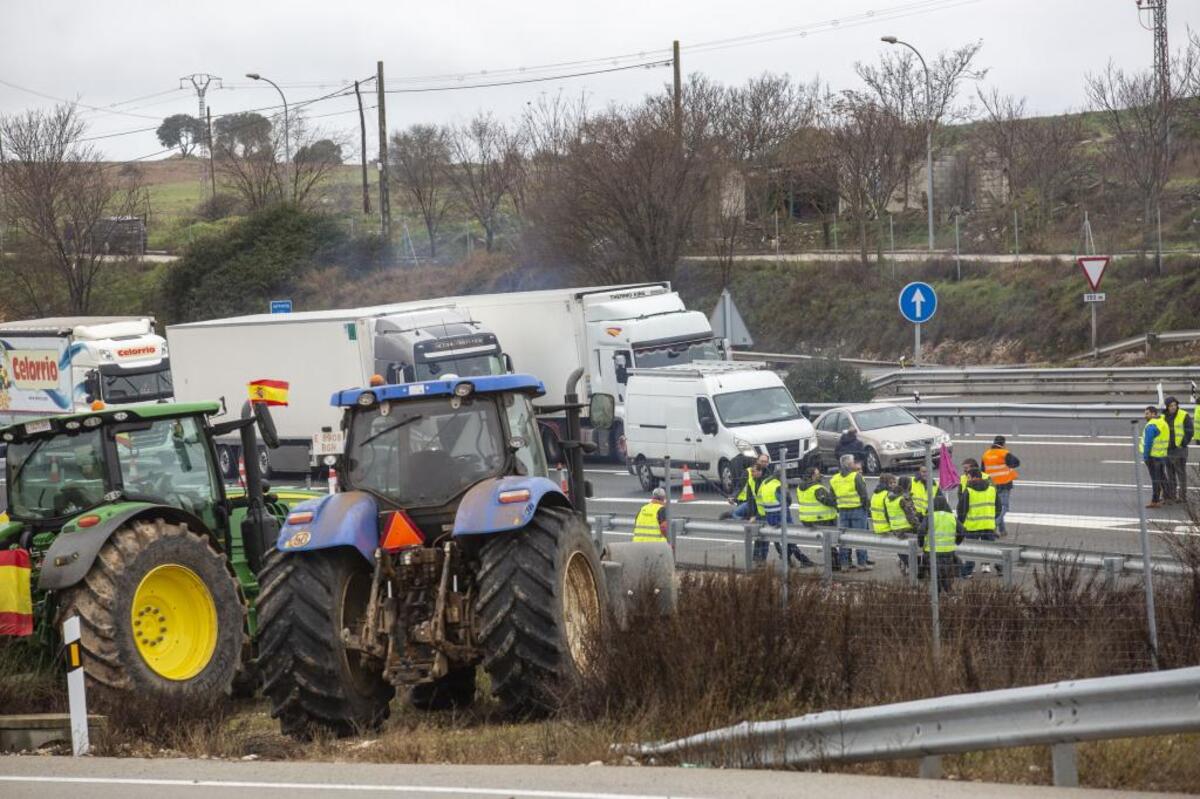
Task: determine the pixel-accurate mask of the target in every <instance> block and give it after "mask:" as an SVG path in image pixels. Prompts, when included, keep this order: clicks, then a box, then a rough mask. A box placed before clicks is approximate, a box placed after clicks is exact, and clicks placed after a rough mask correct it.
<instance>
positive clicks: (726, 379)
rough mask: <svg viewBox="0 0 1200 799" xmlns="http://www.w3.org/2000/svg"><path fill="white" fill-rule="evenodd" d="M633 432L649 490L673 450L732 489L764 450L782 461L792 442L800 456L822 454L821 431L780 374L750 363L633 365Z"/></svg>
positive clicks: (629, 413)
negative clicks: (802, 410) (819, 451)
mask: <svg viewBox="0 0 1200 799" xmlns="http://www.w3.org/2000/svg"><path fill="white" fill-rule="evenodd" d="M625 438H626V451H627V453H628V457H629V469H630V471H631V472H633V474H635V475H637V478H638V480H639V481H640V482H641V484H642V488H644V489H645V490H647V491H650V490H652V489H653V488H654V487H655V486H656V485H658V483H659V482H660V481H661V480H662V478H663V462H664V459H665V458H666V457H667V456H668V455H670V457H671V464H672V466H673V467H674V468H682V467H683V465H684V464H687V466H688V469H689V470H690V471H691V473H692V479H693V481H700V480H701V478H706V479H707V480H710V481H712V482H714V483H716V484H717V485H718V486H719V487H720V489H721V490H722V491H723V492H725V493H727V494H728V493H732V491H733V490H734V488H735V487H736V486H737V485H739V484H740V483H741V479H742V478H741V475H740V474H739V473H738V470H739V469H743V470H744V469H745V468H746V465H747V464H746V460H747V459H753V458H755V457H757V456H758V455H759V454H761V453H763V452H766V453H768V454H769V455H770V456H771V461H772V462H774V463H778V461H779V452H780V449H781V448H785V447H786V451H787V457H788V460H789V461H792V462H795V461H796V460H797V456H800V457H801V459H802V463H803V464H804V465H808V464H809V463H810V462H812V461H814V460H815V459H816V457H817V438H816V433H815V432H814V431H813V427H812V425H811V424H810V423H809V421H808V420H807V419H805V418H804V417H803V416H801V415H800V411H799V410H798V409H797V407H796V403H795V401H794V400H793V399H792V395H791V392H789V391H788V390H787V388H786V387H785V386H784V385H783V381H782V380H781V379H780V378H779V375H777V374H775V372H772V371H771V370H769V369H766V368H765V364H756V363H748V362H741V363H734V362H731V361H697V362H695V363H690V364H680V365H678V366H667V367H662V368H659V369H630V370H629V383H628V385H627V386H626V388H625ZM739 456H741V457H739ZM795 473H796V467H795V466H793V467H792V469H791V470H790V471H789V474H795Z"/></svg>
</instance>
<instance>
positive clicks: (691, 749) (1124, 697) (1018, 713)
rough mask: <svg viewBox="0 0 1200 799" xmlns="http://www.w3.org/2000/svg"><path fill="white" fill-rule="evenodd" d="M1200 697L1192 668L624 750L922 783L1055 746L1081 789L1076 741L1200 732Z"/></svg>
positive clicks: (773, 724) (1199, 679)
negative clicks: (944, 771)
mask: <svg viewBox="0 0 1200 799" xmlns="http://www.w3.org/2000/svg"><path fill="white" fill-rule="evenodd" d="M1198 696H1200V667H1193V668H1185V669H1173V670H1171V671H1161V672H1149V673H1145V674H1127V675H1121V676H1118V677H1100V678H1095V679H1088V680H1071V681H1066V682H1057V683H1050V684H1046V685H1035V686H1030V687H1026V688H1006V689H1003V690H998V691H985V692H981V693H974V694H957V695H954V696H939V697H933V698H930V699H921V700H918V701H915V702H902V703H898V704H891V705H880V706H878V707H868V708H860V709H856V710H827V711H824V712H821V713H810V714H809V715H807V716H799V717H796V718H790V719H783V720H779V721H764V722H743V723H741V724H738V725H735V726H733V727H725V728H723V729H719V730H712V731H710V732H705V733H701V734H699V735H692V736H689V737H687V738H680V739H678V740H674V741H666V742H662V743H650V744H635V745H632V746H621V747H617V748H618V750H619V751H621V752H625V753H629V754H634V755H641V756H660V757H661V756H664V755H672V756H679V757H683V758H686V759H687V760H688V762H704V763H709V764H718V763H720V764H727V765H739V766H785V765H786V766H795V765H808V764H819V763H830V762H851V761H862V760H893V759H900V758H916V757H920V758H923V760H922V764H921V776H923V777H937V776H940V772H941V763H940V757H941V755H947V754H955V753H960V752H976V751H986V750H991V749H1005V748H1010V747H1015V746H1044V745H1048V746H1050V747H1052V749H1051V753H1052V757H1051V760H1052V763H1053V766H1054V784H1055V785H1058V786H1064V787H1066V786H1076V785H1078V784H1079V772H1078V769H1077V766H1076V762H1075V744H1076V743H1077V742H1079V741H1099V740H1108V739H1112V738H1130V737H1137V736H1147V735H1166V734H1170V733H1180V732H1191V731H1194V730H1200V702H1198V701H1197V697H1198Z"/></svg>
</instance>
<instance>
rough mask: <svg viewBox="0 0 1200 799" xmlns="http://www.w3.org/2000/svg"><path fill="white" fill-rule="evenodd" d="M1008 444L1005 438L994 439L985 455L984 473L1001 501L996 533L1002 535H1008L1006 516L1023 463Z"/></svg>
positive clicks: (997, 437)
mask: <svg viewBox="0 0 1200 799" xmlns="http://www.w3.org/2000/svg"><path fill="white" fill-rule="evenodd" d="M1006 443H1007V441H1006V440H1005V438H1004V436H996V437H995V438H994V439H992V447H991V449H989V450H988V451H987V452H985V453H983V459H982V460H983V472H984V474H986V475H987V476H988V479H990V480H991V481H992V485H994V486H996V499H997V500H998V501H999V506H1000V507H999V510H1000V512H999V513H998V514H997V516H996V531H997V532H998V533H1000V535H1002V536H1004V535H1008V529H1007V528H1006V527H1005V526H1004V516H1005V514H1007V513H1008V503H1009V498H1010V496H1011V495H1012V489H1013V482H1014V481H1015V480H1016V479H1017V467H1018V466H1020V465H1021V461H1020V460H1018V459H1017V456H1016V455H1013V454H1012V453H1011V452H1009V451H1008V449H1007V448H1006V447H1005V446H1004V445H1005V444H1006Z"/></svg>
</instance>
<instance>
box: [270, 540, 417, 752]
mask: <svg viewBox="0 0 1200 799" xmlns="http://www.w3.org/2000/svg"><path fill="white" fill-rule="evenodd" d="M259 582H260V585H261V586H262V593H261V594H259V598H258V666H259V670H260V671H261V673H262V677H263V693H264V694H265V695H266V696H267V698H268V699H270V702H271V715H272V716H274V717H275V718H277V719H279V725H280V728H281V729H282V731H283V733H284V734H285V735H290V736H292V737H294V738H299V739H301V740H307V739H310V738H311V737H312V736H313V735H314V733H318V732H322V731H324V732H330V733H333V734H334V735H338V736H347V735H356V734H359V733H361V732H363V731H365V730H372V729H375V728H377V727H379V725H381V724H382V723H383V721H384V719H386V718H387V716H388V703H389V702H390V701H391V699H392V696H393V695H394V694H395V689H394V688H393V687H392V686H391V685H389V684H388V683H387V682H386V681H385V680H384V679H383V667H382V665H381V664H378V663H376V662H374V661H373V660H370V659H367V658H364V657H363V656H362V655H361V654H360V653H358V652H356V651H354V650H349V649H347V648H346V646H345V645H344V644H343V642H342V631H343V630H347V629H349V630H354V631H357V627H358V626H359V624H360V623H361V621H362V615H363V613H365V612H366V607H367V602H368V599H369V597H370V590H371V569H370V568H369V567H368V565H367V563H366V561H365V560H363V557H362V556H361V555H360V554H358V552H356V551H353V550H346V549H331V550H318V551H315V552H298V553H292V554H284V553H281V552H279V551H278V550H275V551H273V552H271V553H270V555H268V557H267V562H266V565H265V566H264V567H263V570H262V573H261V574H259Z"/></svg>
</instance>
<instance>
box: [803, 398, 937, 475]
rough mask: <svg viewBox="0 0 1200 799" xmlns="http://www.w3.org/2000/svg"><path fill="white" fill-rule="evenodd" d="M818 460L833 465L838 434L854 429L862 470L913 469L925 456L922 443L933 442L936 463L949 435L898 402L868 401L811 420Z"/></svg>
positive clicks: (825, 413) (835, 409) (829, 411)
mask: <svg viewBox="0 0 1200 799" xmlns="http://www.w3.org/2000/svg"><path fill="white" fill-rule="evenodd" d="M813 427H814V428H815V429H816V431H817V451H818V452H819V453H820V458H821V463H822V465H825V466H836V465H837V458H836V457H834V450H835V449H836V448H837V445H838V441H839V440H840V439H841V437H842V434H843V433H845V432H846V431H848V430H857V431H858V440H859V441H861V442H862V444H863V446H864V447H865V448H866V453H867V454H866V459H865V462H864V463H863V471H864V472H866V473H867V474H879V473H880V472H881V471H883V470H884V469H905V468H910V469H914V468H916V467H917V466H919V465H920V464H921V463H922V462H923V461H924V459H925V445H926V444H927V443H928V444H932V445H933V461H934V464H935V465H936V464H937V463H938V461H939V460H940V458H939V455H940V454H941V453H940V450H941V446H942V444H945V445H946V446H947V447H950V434H949V433H947V432H946V431H945V430H942V429H941V428H940V427H934V426H933V425H930V424H926V423H925V422H924V421H922V420H921V419H918V418H917V417H915V416H913V415H912V414H911V413H909V412H908V411H907V410H905V409H904V408H901V407H900V406H899V405H888V404H886V403H880V402H872V403H863V404H859V405H843V406H841V407H838V408H830V409H829V410H827V411H825V412H824V413H823V414H821V415H820V416H818V417H817V419H816V421H814V422H813Z"/></svg>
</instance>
